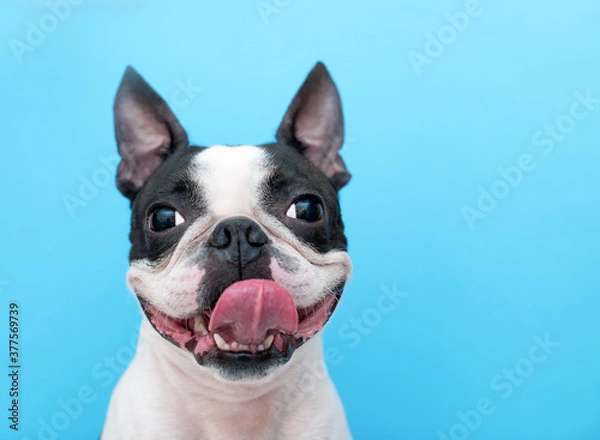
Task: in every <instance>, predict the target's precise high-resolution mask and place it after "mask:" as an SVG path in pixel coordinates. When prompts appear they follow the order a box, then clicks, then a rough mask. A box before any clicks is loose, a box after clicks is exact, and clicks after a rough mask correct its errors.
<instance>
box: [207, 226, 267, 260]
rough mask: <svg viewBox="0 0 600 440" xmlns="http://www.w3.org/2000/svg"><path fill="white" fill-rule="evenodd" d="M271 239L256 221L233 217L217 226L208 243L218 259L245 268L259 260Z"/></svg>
mask: <svg viewBox="0 0 600 440" xmlns="http://www.w3.org/2000/svg"><path fill="white" fill-rule="evenodd" d="M268 241H269V239H268V238H267V235H266V234H265V233H264V232H263V230H262V228H261V227H260V226H259V225H258V223H256V222H255V221H253V220H251V219H249V218H247V217H232V218H228V219H226V220H222V221H221V222H220V223H218V224H217V226H216V227H215V230H214V231H213V233H212V235H211V237H210V239H209V241H208V243H209V245H210V246H211V247H213V248H214V249H215V254H216V256H217V258H220V259H222V260H224V261H228V262H230V263H233V264H236V265H240V266H244V265H245V264H246V263H248V262H250V261H252V260H254V259H255V258H257V257H258V256H259V255H260V254H261V253H262V251H263V248H264V245H265V244H267V242H268Z"/></svg>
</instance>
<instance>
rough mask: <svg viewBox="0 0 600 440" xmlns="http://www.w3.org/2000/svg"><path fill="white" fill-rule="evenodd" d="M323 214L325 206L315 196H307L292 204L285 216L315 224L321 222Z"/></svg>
mask: <svg viewBox="0 0 600 440" xmlns="http://www.w3.org/2000/svg"><path fill="white" fill-rule="evenodd" d="M323 213H324V208H323V204H322V203H321V201H320V200H319V199H317V198H316V197H314V196H305V197H302V198H301V199H298V200H296V201H295V202H294V203H292V204H291V205H290V207H289V208H288V210H287V212H286V213H285V215H287V216H288V217H291V218H297V219H299V220H304V221H305V222H310V223H313V222H316V221H319V220H321V219H322V218H323Z"/></svg>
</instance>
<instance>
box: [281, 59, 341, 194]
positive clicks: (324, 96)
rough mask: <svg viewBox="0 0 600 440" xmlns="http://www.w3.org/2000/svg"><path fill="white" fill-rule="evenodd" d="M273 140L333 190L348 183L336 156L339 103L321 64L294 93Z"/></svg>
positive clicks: (331, 82) (339, 145)
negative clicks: (299, 157)
mask: <svg viewBox="0 0 600 440" xmlns="http://www.w3.org/2000/svg"><path fill="white" fill-rule="evenodd" d="M276 138H277V141H278V142H281V143H283V144H287V145H290V146H292V147H294V148H296V149H297V150H299V151H300V152H301V153H302V154H303V155H304V156H305V157H306V158H307V159H308V160H310V161H311V162H312V163H313V164H315V165H316V166H317V167H318V168H319V169H320V170H321V171H323V173H325V175H326V176H327V177H328V178H329V181H330V182H331V184H332V185H333V186H334V188H335V189H336V190H339V189H340V188H341V187H343V186H344V185H345V184H346V183H348V180H350V173H348V170H347V169H346V166H345V165H344V161H343V160H342V158H341V157H340V155H339V150H340V148H342V144H343V143H344V117H343V115H342V103H341V101H340V95H339V93H338V91H337V87H336V86H335V84H334V82H333V80H332V79H331V76H330V75H329V72H328V71H327V68H326V67H325V65H323V63H320V62H319V63H317V64H316V66H315V67H314V68H313V70H312V71H311V72H310V74H309V75H308V77H307V78H306V80H305V81H304V84H302V87H300V90H298V93H296V96H295V97H294V99H293V100H292V103H291V104H290V106H289V108H288V110H287V112H286V114H285V116H284V117H283V121H282V122H281V125H280V126H279V128H278V129H277V135H276Z"/></svg>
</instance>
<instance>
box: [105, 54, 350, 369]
mask: <svg viewBox="0 0 600 440" xmlns="http://www.w3.org/2000/svg"><path fill="white" fill-rule="evenodd" d="M342 121H343V119H342V113H341V103H340V100H339V95H338V93H337V89H336V87H335V85H334V83H333V81H332V80H331V78H330V76H329V74H328V72H327V70H326V69H325V67H324V66H323V65H322V64H317V66H316V67H315V68H314V69H313V71H312V72H311V73H310V75H309V76H308V78H307V79H306V81H305V83H304V84H303V86H302V87H301V89H300V90H299V92H298V94H297V95H296V97H295V98H294V100H293V101H292V104H291V105H290V107H289V109H288V111H287V113H286V115H285V116H284V119H283V122H282V123H281V125H280V127H279V129H278V131H277V136H276V137H277V142H276V143H272V144H266V145H260V146H251V145H243V146H212V147H209V148H205V147H191V146H188V140H187V135H186V133H185V131H184V130H183V129H182V127H181V126H180V125H179V123H178V122H177V119H176V118H175V116H174V115H173V113H172V112H171V110H170V109H169V108H168V106H167V105H166V103H165V102H164V101H163V100H162V99H161V98H160V97H159V96H158V95H157V94H156V92H154V91H153V90H152V89H151V88H150V86H149V85H148V84H146V82H145V81H144V80H143V79H142V78H141V77H140V76H139V75H138V74H137V73H136V72H135V71H134V70H133V69H131V68H129V69H128V70H127V72H126V73H125V76H124V77H123V81H122V83H121V86H120V88H119V92H118V94H117V98H116V100H115V127H116V134H117V142H118V145H119V153H120V154H121V157H122V162H121V164H120V165H119V169H118V172H117V186H118V188H119V189H120V190H121V192H122V193H123V194H124V195H125V196H127V197H128V198H129V199H130V200H131V201H132V219H131V234H130V239H131V244H132V246H131V252H130V268H129V271H128V273H127V281H128V285H129V287H130V289H131V290H132V291H133V292H134V293H135V295H136V296H137V298H138V299H139V301H140V304H141V306H142V309H143V311H144V313H145V315H146V317H147V319H148V320H149V321H150V323H151V324H152V326H153V327H154V328H155V330H156V331H158V332H159V333H160V334H161V335H162V336H163V337H165V338H166V339H168V340H169V341H171V342H172V343H173V344H175V345H177V346H178V347H180V348H181V349H182V350H186V351H189V352H190V354H191V355H193V356H194V358H195V359H196V361H197V362H198V364H200V365H201V366H203V367H206V368H216V369H217V371H219V373H220V374H221V375H222V376H223V377H225V378H229V379H235V378H242V377H263V376H265V375H266V374H268V373H269V372H270V371H271V370H272V369H273V368H275V367H277V366H281V365H283V364H284V363H285V362H287V361H288V360H289V359H290V357H291V356H292V354H293V352H294V350H295V349H297V348H299V347H300V346H301V345H302V344H304V343H305V342H306V341H308V340H309V339H310V338H311V337H312V336H314V335H315V334H316V333H317V332H318V331H320V330H321V329H322V328H323V326H324V325H325V323H326V322H327V320H328V319H329V317H330V315H331V313H332V312H333V310H334V308H335V306H336V304H337V302H338V301H339V299H340V295H341V294H342V291H343V288H344V285H345V283H346V281H347V279H348V277H349V275H350V271H351V263H350V259H349V257H348V254H347V253H346V237H345V235H344V226H343V223H342V218H341V214H340V207H339V203H338V196H337V191H338V190H339V189H340V188H341V187H342V186H343V185H344V184H345V183H346V182H347V181H348V179H349V178H350V175H349V174H348V172H347V171H346V168H345V166H344V163H343V161H342V159H341V158H340V156H339V154H338V151H339V149H340V148H341V145H342V142H343V122H342Z"/></svg>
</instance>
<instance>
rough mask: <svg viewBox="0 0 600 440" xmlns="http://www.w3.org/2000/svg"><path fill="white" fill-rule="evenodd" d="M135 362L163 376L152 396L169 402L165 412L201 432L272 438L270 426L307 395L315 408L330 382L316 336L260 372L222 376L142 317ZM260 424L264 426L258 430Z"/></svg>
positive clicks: (297, 408) (303, 404)
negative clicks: (280, 363) (182, 418)
mask: <svg viewBox="0 0 600 440" xmlns="http://www.w3.org/2000/svg"><path fill="white" fill-rule="evenodd" d="M159 347H160V349H157V348H159ZM136 363H137V364H138V366H141V368H143V369H145V370H146V372H147V373H149V374H150V375H151V376H153V377H154V379H155V380H156V381H160V382H163V386H161V387H160V391H161V394H162V395H161V396H157V397H158V398H159V399H163V401H164V402H165V405H168V406H169V407H170V410H169V412H172V413H173V414H176V413H177V412H182V413H185V414H188V415H190V416H191V419H192V420H194V421H195V422H197V426H198V429H202V431H203V432H205V433H206V434H207V435H206V438H263V437H264V438H273V437H272V436H273V429H283V423H284V422H285V423H287V421H286V420H289V418H290V417H288V415H291V414H295V415H296V416H297V415H298V414H299V413H302V412H306V410H307V403H309V405H308V408H311V406H312V405H310V402H311V401H314V404H315V405H314V406H313V408H315V407H316V408H318V407H319V406H320V405H318V403H319V401H320V400H321V399H323V398H326V397H327V394H328V393H327V392H324V389H325V390H326V389H329V388H330V379H329V377H328V376H327V373H326V371H325V365H324V359H323V355H322V341H321V337H320V336H317V337H315V338H313V339H312V340H311V341H309V343H307V344H305V345H304V346H303V347H301V348H300V349H299V350H297V351H296V352H295V353H294V355H293V357H292V359H291V360H290V361H289V362H288V363H287V364H286V365H284V366H283V367H282V368H281V369H280V370H279V371H275V372H273V373H272V374H269V375H268V376H267V377H266V378H263V379H254V380H249V379H244V380H238V381H227V380H224V379H222V378H220V377H219V376H218V373H216V372H215V371H214V370H212V369H205V368H202V367H200V366H199V365H198V364H197V363H196V361H195V360H194V359H193V358H192V357H191V355H190V354H189V353H188V352H186V351H184V350H182V349H181V348H178V347H176V346H174V345H172V344H171V343H170V342H168V341H166V340H165V339H163V338H162V337H161V336H160V335H159V334H158V333H157V332H156V331H155V330H154V329H153V328H152V327H151V326H150V325H149V324H148V323H147V322H146V320H144V321H143V322H142V326H141V331H140V340H139V343H138V352H137V354H136ZM140 363H141V365H140ZM173 406H175V407H176V408H177V410H176V411H174V412H173V411H171V410H173ZM164 414H165V413H164V412H163V415H164ZM186 419H188V417H186ZM188 420H189V419H188ZM262 427H264V428H265V429H266V430H269V432H260V429H261V428H262ZM229 428H230V429H231V430H232V431H235V432H231V433H230V435H231V436H224V435H223V430H224V429H225V430H227V429H229ZM240 429H242V431H240ZM245 430H247V431H245ZM257 430H258V431H257ZM238 431H239V432H238ZM219 433H220V434H219ZM240 434H243V436H241V437H239V436H238V437H236V436H237V435H240ZM213 436H215V437H213Z"/></svg>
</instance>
